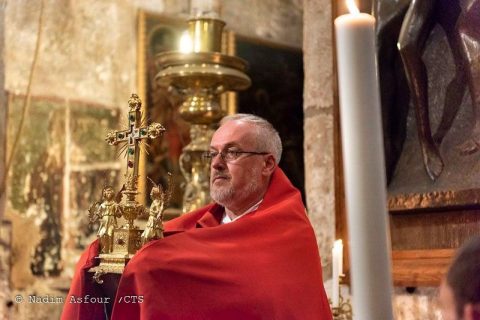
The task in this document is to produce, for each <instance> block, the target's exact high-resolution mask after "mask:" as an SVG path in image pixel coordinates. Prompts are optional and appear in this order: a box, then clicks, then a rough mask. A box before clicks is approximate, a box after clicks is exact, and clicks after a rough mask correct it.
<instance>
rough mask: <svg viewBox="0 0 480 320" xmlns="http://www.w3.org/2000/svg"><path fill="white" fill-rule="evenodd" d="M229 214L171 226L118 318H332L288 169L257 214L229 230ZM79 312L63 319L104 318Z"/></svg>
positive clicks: (131, 266) (184, 219)
mask: <svg viewBox="0 0 480 320" xmlns="http://www.w3.org/2000/svg"><path fill="white" fill-rule="evenodd" d="M222 214H223V208H222V207H220V206H219V205H217V204H212V205H209V206H206V207H204V208H201V209H199V210H197V211H194V212H192V213H189V214H187V215H184V216H181V217H179V218H177V219H175V220H172V221H170V222H168V223H167V224H166V225H165V230H166V237H165V238H164V239H161V240H157V241H152V242H151V243H149V244H147V245H146V246H144V247H143V248H142V249H141V250H139V251H138V252H137V254H136V255H135V256H134V257H133V258H132V260H131V261H130V262H129V263H128V265H127V267H126V268H125V271H124V274H123V275H122V278H121V280H120V284H119V287H118V291H117V296H116V299H115V300H116V302H115V306H114V309H113V315H112V319H114V320H117V319H142V320H145V319H209V320H211V319H219V320H224V319H228V320H232V319H242V320H244V319H269V320H270V319H272V320H273V319H301V320H308V319H312V320H324V319H325V320H326V319H332V315H331V312H330V307H329V304H328V301H327V297H326V294H325V290H324V287H323V281H322V270H321V265H320V256H319V254H318V247H317V243H316V240H315V235H314V232H313V229H312V227H311V225H310V222H309V220H308V218H307V216H306V213H305V209H304V207H303V204H302V200H301V196H300V193H299V192H298V190H297V189H295V188H294V187H293V186H292V185H291V183H290V182H289V181H288V179H287V177H286V176H285V175H284V173H283V172H282V171H281V170H280V169H276V171H275V172H274V174H273V176H272V180H271V183H270V186H269V188H268V191H267V193H266V194H265V197H264V199H263V201H262V203H261V204H260V206H259V208H258V209H257V210H256V211H254V212H252V213H249V214H247V215H246V216H244V217H242V218H240V219H239V220H237V221H235V222H232V223H229V224H223V225H222V224H220V220H221V217H222ZM82 261H83V263H84V265H85V261H87V262H88V259H86V260H85V259H84V258H83V257H82V260H81V262H82ZM78 267H79V268H82V266H81V265H80V264H79V266H78ZM83 270H85V267H83ZM75 280H79V278H78V277H77V276H76V277H75V278H74V281H73V283H72V288H71V290H70V293H69V294H75V293H76V292H78V291H79V290H78V287H79V284H78V283H76V282H75ZM80 286H81V285H80ZM84 287H85V288H87V289H88V286H84ZM132 297H133V298H132ZM67 300H68V297H67ZM133 300H137V301H135V302H134V301H133ZM67 304H68V301H67ZM78 308H83V306H80V307H78V306H75V307H74V308H69V307H68V306H66V307H65V310H64V314H63V319H97V318H95V317H91V318H83V317H80V318H79V317H71V318H70V317H68V315H69V314H70V312H72V311H74V309H78ZM88 308H89V310H88V311H86V312H85V313H82V312H80V313H72V315H76V314H80V315H81V314H85V315H87V314H88V315H91V314H90V313H91V312H93V311H95V310H94V308H92V307H88ZM69 309H72V310H70V311H69Z"/></svg>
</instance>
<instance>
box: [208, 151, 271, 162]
mask: <svg viewBox="0 0 480 320" xmlns="http://www.w3.org/2000/svg"><path fill="white" fill-rule="evenodd" d="M242 154H247V155H249V156H253V155H266V154H269V152H255V151H239V150H229V149H227V150H223V151H220V152H218V151H207V152H205V153H204V154H203V158H204V159H205V160H206V161H212V160H213V158H215V157H216V156H218V155H220V158H222V160H223V161H226V162H231V161H235V160H237V159H238V158H239V157H240V156H241V155H242Z"/></svg>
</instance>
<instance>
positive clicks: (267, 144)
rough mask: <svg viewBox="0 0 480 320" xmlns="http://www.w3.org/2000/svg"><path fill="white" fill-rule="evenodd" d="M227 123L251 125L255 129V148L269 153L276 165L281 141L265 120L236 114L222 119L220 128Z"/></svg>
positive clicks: (278, 159) (279, 156)
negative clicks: (239, 122)
mask: <svg viewBox="0 0 480 320" xmlns="http://www.w3.org/2000/svg"><path fill="white" fill-rule="evenodd" d="M229 121H243V122H247V123H251V124H253V125H254V126H255V127H256V128H257V130H256V131H257V132H256V134H257V139H256V141H257V148H259V150H258V151H262V152H263V151H265V152H269V153H271V154H272V155H273V157H274V158H275V162H276V163H277V164H278V163H279V162H280V158H281V157H282V140H281V139H280V135H279V134H278V131H277V130H275V128H274V127H273V126H272V124H271V123H270V122H268V121H267V120H265V119H263V118H261V117H259V116H256V115H253V114H248V113H236V114H232V115H228V116H225V117H223V119H222V120H221V121H220V126H222V125H224V124H225V123H227V122H229Z"/></svg>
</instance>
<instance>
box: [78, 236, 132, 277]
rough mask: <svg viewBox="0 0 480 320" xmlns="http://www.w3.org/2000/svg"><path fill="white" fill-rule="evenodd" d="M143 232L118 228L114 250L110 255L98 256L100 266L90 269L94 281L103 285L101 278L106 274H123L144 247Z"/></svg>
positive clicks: (114, 240) (102, 254) (114, 239)
mask: <svg viewBox="0 0 480 320" xmlns="http://www.w3.org/2000/svg"><path fill="white" fill-rule="evenodd" d="M141 234H142V230H139V229H137V228H136V227H135V228H132V229H124V228H117V229H115V232H114V234H113V250H112V252H110V253H101V254H100V255H99V256H98V259H100V264H99V265H98V266H96V267H93V268H90V270H88V272H94V273H95V274H94V276H93V279H94V280H95V281H96V282H97V283H100V284H102V283H103V280H102V279H101V276H102V275H104V274H106V273H119V274H122V273H123V270H124V269H125V266H126V265H127V263H128V261H130V259H131V258H132V257H133V255H134V254H135V252H137V250H138V249H140V247H141V246H142V243H141Z"/></svg>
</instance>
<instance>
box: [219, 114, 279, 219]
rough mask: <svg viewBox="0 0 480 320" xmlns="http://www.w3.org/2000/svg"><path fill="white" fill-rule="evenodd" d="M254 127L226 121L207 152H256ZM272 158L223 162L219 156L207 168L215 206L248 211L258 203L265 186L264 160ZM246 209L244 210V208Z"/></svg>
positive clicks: (245, 155) (266, 181) (248, 156)
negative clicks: (216, 204) (208, 168)
mask: <svg viewBox="0 0 480 320" xmlns="http://www.w3.org/2000/svg"><path fill="white" fill-rule="evenodd" d="M255 132H256V131H255V126H254V125H252V124H249V123H246V122H243V121H235V120H234V121H229V122H227V123H225V124H224V125H223V126H221V127H220V128H219V129H218V130H217V131H216V132H215V134H214V135H213V137H212V141H211V143H210V151H217V152H221V151H222V152H225V151H227V150H232V151H255V152H264V151H265V150H257V143H256V133H255ZM266 157H272V156H271V155H267V156H265V155H247V154H242V155H240V156H239V157H238V158H237V159H236V160H233V161H228V162H227V161H225V160H223V159H222V158H221V156H220V155H217V156H216V157H215V158H213V159H212V163H211V166H210V194H211V196H212V199H213V200H215V202H217V203H219V204H221V205H223V206H225V207H227V208H229V209H230V210H232V211H235V210H247V209H248V208H249V206H252V205H254V204H255V203H252V202H253V201H259V200H260V199H261V198H259V196H263V194H264V192H265V190H266V188H267V186H268V176H269V174H266V172H265V170H264V167H265V159H266ZM245 206H247V207H246V208H245Z"/></svg>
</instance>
